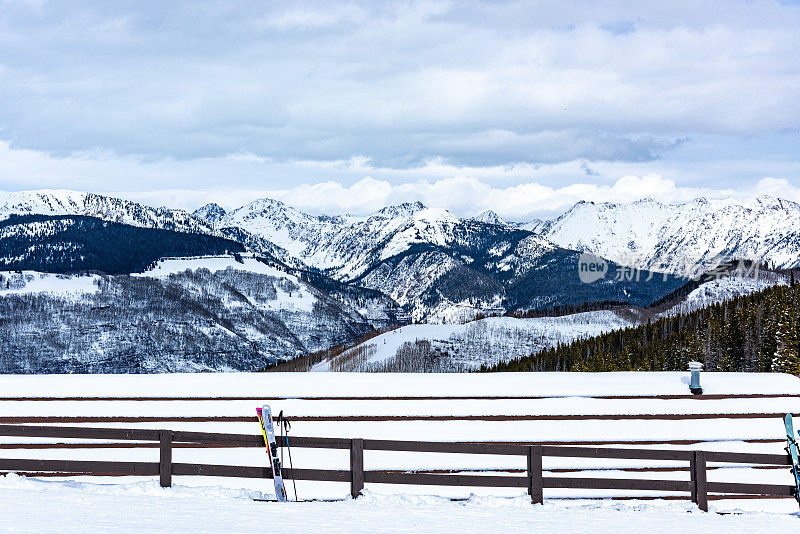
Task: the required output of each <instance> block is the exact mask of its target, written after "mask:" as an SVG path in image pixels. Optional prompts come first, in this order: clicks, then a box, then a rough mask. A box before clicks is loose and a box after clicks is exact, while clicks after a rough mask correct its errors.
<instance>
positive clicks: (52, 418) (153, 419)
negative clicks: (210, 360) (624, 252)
mask: <svg viewBox="0 0 800 534" xmlns="http://www.w3.org/2000/svg"><path fill="white" fill-rule="evenodd" d="M784 415H785V413H764V412H753V413H741V412H732V413H731V412H720V413H646V414H645V413H642V414H635V413H630V414H627V413H626V414H607V413H604V414H506V415H492V414H485V415H468V414H465V415H421V414H416V415H415V414H411V415H390V414H387V415H294V416H292V417H291V420H292V422H315V423H318V422H392V421H393V422H402V421H642V420H653V421H684V420H699V419H776V418H781V419H782V418H783V416H784ZM794 415H795V416H797V417H800V414H794ZM252 420H253V417H252V416H249V415H217V416H180V415H152V416H151V415H143V416H139V415H134V416H124V415H120V416H103V415H99V416H83V415H82V416H71V415H65V416H57V415H49V416H35V415H31V416H28V415H11V416H0V424H30V423H37V424H38V423H249V422H252ZM274 420H275V422H280V418H278V417H276V418H275V419H274Z"/></svg>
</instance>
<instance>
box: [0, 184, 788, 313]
mask: <svg viewBox="0 0 800 534" xmlns="http://www.w3.org/2000/svg"><path fill="white" fill-rule="evenodd" d="M33 213H38V214H46V215H57V214H73V215H90V216H94V217H98V218H101V219H103V220H108V221H115V222H123V223H126V224H130V225H134V226H143V227H150V228H160V229H169V230H177V231H180V232H192V233H204V234H214V235H217V236H220V237H226V238H228V239H231V240H233V241H237V242H239V243H241V244H243V245H244V246H245V247H246V248H247V249H248V250H251V251H254V252H257V253H260V254H263V255H266V256H269V257H272V258H275V259H277V260H279V261H281V262H283V263H285V264H286V265H288V266H290V267H292V268H295V269H298V270H310V271H318V272H319V273H321V275H323V276H325V277H328V278H330V279H332V280H337V281H340V282H346V283H355V284H357V285H361V286H364V287H367V288H370V289H374V290H377V291H381V292H383V293H385V294H386V295H388V296H389V297H391V298H392V299H394V300H395V301H396V302H397V303H398V304H400V305H401V306H404V307H405V308H406V310H407V311H408V313H410V314H411V316H412V317H413V318H414V319H416V320H427V321H448V320H457V319H460V318H464V317H469V316H470V315H475V314H477V313H483V312H487V311H500V310H508V309H524V308H539V309H541V308H547V307H551V306H557V305H563V304H573V303H578V302H583V301H587V300H589V301H591V300H621V301H626V302H631V303H633V304H637V305H646V304H648V303H649V302H650V300H654V299H656V298H659V297H661V296H663V295H664V294H666V293H668V292H669V290H670V289H674V288H675V287H678V286H679V285H680V284H681V283H682V280H674V281H673V280H666V281H664V282H665V284H661V285H656V286H645V285H643V284H642V283H641V282H637V283H635V284H629V285H625V284H624V283H620V282H624V281H614V280H608V279H606V280H603V281H601V282H599V283H596V284H581V283H579V281H578V280H577V277H576V271H577V264H578V263H577V262H578V253H577V252H576V251H587V252H592V253H594V254H596V255H598V256H600V257H601V258H605V259H607V260H610V261H611V262H614V263H613V264H612V266H613V265H617V266H625V265H628V266H633V267H636V268H639V269H644V270H647V271H655V272H665V273H670V274H673V275H677V276H679V277H688V276H693V275H696V274H698V273H700V272H703V271H706V270H708V269H711V268H713V267H714V266H715V265H716V264H717V263H718V262H719V261H720V260H723V259H730V258H740V257H748V258H757V259H759V260H762V261H767V262H770V263H772V264H774V265H775V266H777V267H795V266H798V265H800V234H799V233H798V232H800V205H798V204H796V203H793V202H788V201H785V200H781V199H777V198H771V197H760V198H757V199H751V200H737V199H696V200H693V201H690V202H686V203H682V204H662V203H659V202H656V201H654V200H650V199H646V200H641V201H638V202H634V203H630V204H609V203H605V204H595V203H591V202H581V203H578V204H576V205H575V206H574V207H573V208H572V209H570V210H569V211H568V212H567V213H565V214H564V215H562V216H561V217H559V218H557V219H554V220H551V221H531V222H529V223H510V222H507V221H505V220H503V219H502V218H501V217H500V216H498V215H497V213H495V212H493V211H487V212H484V213H481V214H480V215H478V216H476V217H473V218H461V217H458V216H456V215H454V214H452V213H450V212H449V211H447V210H444V209H438V208H429V207H426V206H424V205H422V204H421V203H419V202H414V203H405V204H400V205H397V206H390V207H386V208H383V209H381V210H379V211H376V212H374V213H372V214H370V215H367V216H351V215H337V216H327V215H310V214H307V213H304V212H302V211H300V210H297V209H295V208H292V207H291V206H288V205H286V204H284V203H282V202H280V201H277V200H272V199H259V200H256V201H254V202H251V203H249V204H246V205H244V206H242V207H240V208H237V209H235V210H232V211H226V210H225V209H223V208H222V207H221V206H218V205H216V204H208V205H206V206H203V207H202V208H200V209H198V210H196V211H195V212H194V213H192V214H189V213H187V212H185V211H181V210H171V209H168V208H151V207H147V206H143V205H141V204H137V203H134V202H130V201H125V200H120V199H115V198H111V197H106V196H102V195H97V194H93V193H84V192H71V191H36V192H18V193H0V220H2V219H3V218H5V217H8V216H9V215H12V214H33ZM611 272H613V269H612V271H611ZM642 278H644V279H647V278H650V276H649V273H647V272H645V273H642V276H641V277H640V279H642ZM655 278H659V277H655ZM637 292H638V293H637ZM648 299H650V300H648Z"/></svg>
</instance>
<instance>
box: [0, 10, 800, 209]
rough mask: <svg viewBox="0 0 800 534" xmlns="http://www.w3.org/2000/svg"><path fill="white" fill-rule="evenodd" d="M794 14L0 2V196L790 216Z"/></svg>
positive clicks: (794, 162)
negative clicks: (719, 208) (769, 202)
mask: <svg viewBox="0 0 800 534" xmlns="http://www.w3.org/2000/svg"><path fill="white" fill-rule="evenodd" d="M799 47H800V4H799V3H798V2H788V1H776V2H770V1H759V0H753V1H748V2H735V1H727V2H719V1H716V0H705V1H703V2H696V1H693V2H682V1H679V0H674V1H670V2H663V1H654V2H648V1H642V0H639V1H631V2H613V1H608V2H594V1H592V2H585V3H584V2H568V1H563V0H560V1H553V2H546V1H532V2H527V1H517V2H482V3H478V2H475V3H468V2H448V1H443V2H439V1H429V2H428V1H426V2H415V1H407V2H353V3H346V2H341V3H339V2H334V3H331V2H316V3H315V2H275V3H267V2H240V3H237V2H233V1H225V2H200V1H198V0H194V1H189V2H180V1H170V2H163V1H158V2H147V1H142V0H137V1H133V2H96V1H92V2H77V1H75V2H72V1H71V2H65V1H57V2H48V1H41V0H31V1H25V0H0V189H3V190H28V189H42V188H48V189H61V188H68V189H79V190H91V191H96V192H104V193H115V194H119V195H121V196H125V197H128V198H132V199H135V200H141V201H144V202H147V203H150V204H156V205H170V206H174V207H182V208H189V209H193V208H196V207H198V206H199V205H201V204H203V203H204V202H206V201H209V200H216V201H217V202H219V203H221V204H223V205H224V206H226V207H236V206H239V205H241V204H243V203H245V202H247V201H250V200H252V199H254V198H256V197H258V196H271V197H274V198H279V199H281V200H284V201H287V202H289V203H291V204H293V205H296V206H298V207H300V208H303V209H306V210H307V211H310V212H315V213H319V212H353V213H364V212H368V211H371V210H374V209H377V208H379V207H381V206H383V205H385V204H389V203H397V202H402V201H407V200H422V201H423V202H425V203H427V204H429V205H433V206H441V207H446V208H449V209H452V210H453V211H455V212H457V213H459V214H463V215H471V214H473V213H477V212H479V211H482V210H483V209H487V208H492V209H494V210H495V211H497V212H499V213H500V214H501V215H504V216H506V217H509V218H513V219H525V218H528V217H533V216H541V215H547V214H552V213H557V212H560V211H563V210H564V209H566V208H567V207H568V206H569V205H571V204H572V203H574V202H575V201H577V200H581V199H585V200H602V201H628V200H634V199H636V198H640V197H643V196H652V197H654V198H657V199H660V200H670V201H680V200H684V199H687V198H691V197H694V196H698V195H706V196H718V195H744V196H750V195H757V194H775V195H779V196H784V197H787V198H790V199H793V200H798V201H800V53H798V49H799Z"/></svg>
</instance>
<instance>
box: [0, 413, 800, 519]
mask: <svg viewBox="0 0 800 534" xmlns="http://www.w3.org/2000/svg"><path fill="white" fill-rule="evenodd" d="M0 436H14V437H38V438H65V439H101V440H133V441H152V442H157V443H158V447H159V451H160V456H159V461H158V462H121V461H85V460H36V459H14V458H2V459H0V471H10V472H24V473H28V474H34V473H57V474H58V475H59V476H69V475H81V476H82V475H98V476H109V475H138V476H158V477H159V478H160V483H161V485H162V486H164V487H168V486H171V484H172V477H173V476H184V475H195V476H212V477H213V476H218V477H237V478H264V479H269V478H272V473H271V470H270V468H269V467H266V466H265V467H251V466H235V465H218V464H200V463H174V462H173V461H172V449H173V444H178V443H192V444H200V445H210V446H230V447H263V446H264V444H263V438H262V436H260V435H255V434H254V435H251V434H222V433H209V432H194V431H180V430H150V429H120V428H89V427H63V426H61V427H45V426H26V425H0ZM278 442H279V445H280V446H281V447H283V446H287V445H291V447H295V448H317V449H345V450H349V451H350V468H349V469H348V470H342V469H338V470H334V469H301V468H296V469H292V468H289V469H287V468H283V476H284V477H286V478H294V479H296V480H309V481H326V482H344V483H349V484H350V492H351V494H352V496H353V497H357V496H358V495H359V494H360V493H361V491H362V490H363V489H364V484H365V483H381V484H411V485H434V486H474V487H511V488H527V490H528V494H529V495H530V496H531V499H532V501H533V502H534V503H542V502H543V501H544V489H546V488H562V489H563V488H569V489H592V490H595V489H600V490H605V489H610V490H645V491H669V492H686V493H689V494H690V495H691V500H692V502H694V503H696V504H697V505H698V506H699V507H700V509H702V510H704V511H708V499H709V493H716V494H726V495H724V498H731V497H732V496H734V495H739V496H753V497H758V496H767V497H768V496H777V497H786V496H792V495H793V491H794V488H793V486H790V485H788V484H787V485H777V484H754V483H736V482H709V481H708V480H707V477H706V471H707V464H708V462H717V463H737V464H756V465H769V466H790V465H791V460H790V458H789V457H788V455H781V454H756V453H740V452H720V451H699V450H691V451H690V450H656V449H634V448H624V449H618V448H598V447H572V446H553V445H541V444H533V443H530V444H504V443H495V442H438V441H399V440H381V439H360V438H322V437H292V438H291V440H289V439H288V438H287V437H284V436H280V437H279V438H278ZM19 445H21V446H24V445H26V444H19ZM52 445H54V446H55V447H58V446H61V445H65V446H66V445H68V444H62V443H56V444H52ZM99 445H100V446H103V445H105V446H108V447H113V446H115V445H118V444H115V443H103V444H99ZM365 450H372V451H395V452H426V453H461V454H490V455H506V456H524V457H526V458H527V469H526V471H525V476H524V477H520V476H507V475H463V474H432V473H418V472H397V471H387V470H378V471H365V469H364V451H365ZM543 457H562V458H565V457H566V458H613V459H633V460H661V461H664V460H667V461H678V462H687V463H688V464H689V471H690V480H664V479H660V480H648V479H639V478H636V479H626V478H585V477H582V478H578V477H546V476H544V472H545V471H544V470H543V468H542V458H543ZM716 497H717V498H719V497H720V496H719V495H718V496H716ZM712 498H713V497H712Z"/></svg>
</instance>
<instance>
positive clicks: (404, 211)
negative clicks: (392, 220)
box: [375, 200, 427, 217]
mask: <svg viewBox="0 0 800 534" xmlns="http://www.w3.org/2000/svg"><path fill="white" fill-rule="evenodd" d="M424 209H427V208H426V207H425V204H423V203H422V202H420V201H419V200H417V201H416V202H403V203H402V204H397V205H394V206H386V207H385V208H383V209H380V210H378V211H376V212H375V214H376V215H382V216H388V217H408V216H411V215H414V214H415V213H417V212H419V211H422V210H424Z"/></svg>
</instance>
